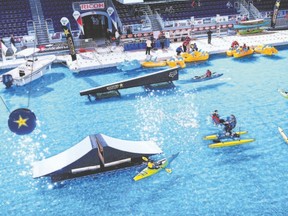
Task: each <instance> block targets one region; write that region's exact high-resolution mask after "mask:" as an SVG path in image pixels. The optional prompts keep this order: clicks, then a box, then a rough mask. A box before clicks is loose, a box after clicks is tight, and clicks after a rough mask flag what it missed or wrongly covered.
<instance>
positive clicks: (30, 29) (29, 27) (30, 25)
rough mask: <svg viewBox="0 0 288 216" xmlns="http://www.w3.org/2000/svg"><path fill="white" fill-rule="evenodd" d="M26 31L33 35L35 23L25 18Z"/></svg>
mask: <svg viewBox="0 0 288 216" xmlns="http://www.w3.org/2000/svg"><path fill="white" fill-rule="evenodd" d="M26 23H27V31H28V35H35V32H36V31H35V23H34V21H33V20H27V22H26Z"/></svg>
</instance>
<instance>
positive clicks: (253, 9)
mask: <svg viewBox="0 0 288 216" xmlns="http://www.w3.org/2000/svg"><path fill="white" fill-rule="evenodd" d="M250 12H251V14H252V16H254V18H255V19H261V18H262V15H261V13H260V12H259V10H258V9H257V8H256V7H255V6H254V5H253V4H252V3H250Z"/></svg>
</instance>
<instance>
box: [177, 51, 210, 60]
mask: <svg viewBox="0 0 288 216" xmlns="http://www.w3.org/2000/svg"><path fill="white" fill-rule="evenodd" d="M181 56H182V57H183V58H184V61H185V62H196V61H205V60H207V59H208V58H209V53H208V52H200V51H194V52H192V53H182V54H181Z"/></svg>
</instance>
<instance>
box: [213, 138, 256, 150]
mask: <svg viewBox="0 0 288 216" xmlns="http://www.w3.org/2000/svg"><path fill="white" fill-rule="evenodd" d="M254 141H255V139H242V140H231V141H226V142H219V143H213V144H210V145H209V148H222V147H229V146H236V145H242V144H246V143H250V142H254Z"/></svg>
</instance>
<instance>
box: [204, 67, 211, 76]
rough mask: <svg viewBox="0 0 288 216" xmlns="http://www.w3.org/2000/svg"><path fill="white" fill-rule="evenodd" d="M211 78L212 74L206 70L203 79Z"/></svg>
mask: <svg viewBox="0 0 288 216" xmlns="http://www.w3.org/2000/svg"><path fill="white" fill-rule="evenodd" d="M211 76H212V72H211V71H210V70H209V69H208V70H207V71H206V74H205V77H211Z"/></svg>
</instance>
